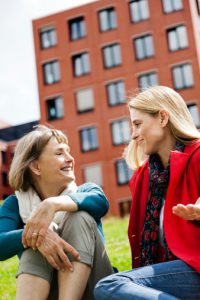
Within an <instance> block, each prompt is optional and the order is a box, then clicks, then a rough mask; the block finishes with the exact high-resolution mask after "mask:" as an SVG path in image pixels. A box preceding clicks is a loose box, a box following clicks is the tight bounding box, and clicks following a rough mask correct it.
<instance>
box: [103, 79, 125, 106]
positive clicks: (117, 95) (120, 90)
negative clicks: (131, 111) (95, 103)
mask: <svg viewBox="0 0 200 300" xmlns="http://www.w3.org/2000/svg"><path fill="white" fill-rule="evenodd" d="M106 89H107V95H108V104H109V105H110V106H114V105H118V104H121V103H124V102H125V87H124V82H123V81H121V80H119V81H115V82H112V83H109V84H108V85H107V86H106Z"/></svg>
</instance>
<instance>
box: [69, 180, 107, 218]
mask: <svg viewBox="0 0 200 300" xmlns="http://www.w3.org/2000/svg"><path fill="white" fill-rule="evenodd" d="M69 196H70V197H71V198H72V200H73V201H74V202H75V203H76V204H77V206H78V210H84V211H86V212H88V213H89V214H90V215H91V216H92V217H93V218H94V219H95V220H96V222H97V223H99V222H100V220H101V218H102V217H103V216H104V215H105V214H106V213H107V211H108V208H109V204H108V200H107V198H106V196H105V194H104V192H103V190H102V188H100V187H99V186H98V185H96V184H94V183H90V182H88V183H85V184H82V185H81V186H79V187H78V190H77V192H76V193H73V194H70V195H69Z"/></svg>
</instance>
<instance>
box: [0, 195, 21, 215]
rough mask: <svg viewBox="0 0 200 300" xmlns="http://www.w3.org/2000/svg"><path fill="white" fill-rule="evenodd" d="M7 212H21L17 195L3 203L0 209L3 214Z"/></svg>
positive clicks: (11, 196) (9, 197)
mask: <svg viewBox="0 0 200 300" xmlns="http://www.w3.org/2000/svg"><path fill="white" fill-rule="evenodd" d="M5 210H6V211H8V210H10V211H12V212H14V211H18V210H19V207H18V200H17V197H16V196H15V195H10V196H8V197H7V198H6V199H5V200H4V201H3V204H2V205H1V207H0V211H1V212H3V211H5Z"/></svg>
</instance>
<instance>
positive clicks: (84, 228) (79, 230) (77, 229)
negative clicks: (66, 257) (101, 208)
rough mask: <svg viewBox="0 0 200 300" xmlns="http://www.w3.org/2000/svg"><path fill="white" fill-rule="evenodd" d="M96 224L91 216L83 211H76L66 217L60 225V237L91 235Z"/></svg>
mask: <svg viewBox="0 0 200 300" xmlns="http://www.w3.org/2000/svg"><path fill="white" fill-rule="evenodd" d="M96 227H97V224H96V222H95V220H94V218H93V217H92V216H90V215H89V214H88V213H87V212H85V211H78V212H75V213H69V214H67V215H66V217H65V219H64V222H63V224H62V225H61V236H62V237H64V236H66V235H67V236H69V234H75V235H76V234H77V235H78V236H80V235H81V234H85V233H86V232H87V233H90V234H93V232H94V230H95V228H96Z"/></svg>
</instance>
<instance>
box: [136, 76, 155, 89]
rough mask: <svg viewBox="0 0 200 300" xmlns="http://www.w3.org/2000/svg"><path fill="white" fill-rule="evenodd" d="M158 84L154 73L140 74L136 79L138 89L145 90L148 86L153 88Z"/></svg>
mask: <svg viewBox="0 0 200 300" xmlns="http://www.w3.org/2000/svg"><path fill="white" fill-rule="evenodd" d="M157 84H158V76H157V74H156V73H155V72H150V73H146V74H142V75H140V76H139V77H138V85H139V88H141V89H145V88H147V87H149V86H154V85H157Z"/></svg>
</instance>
